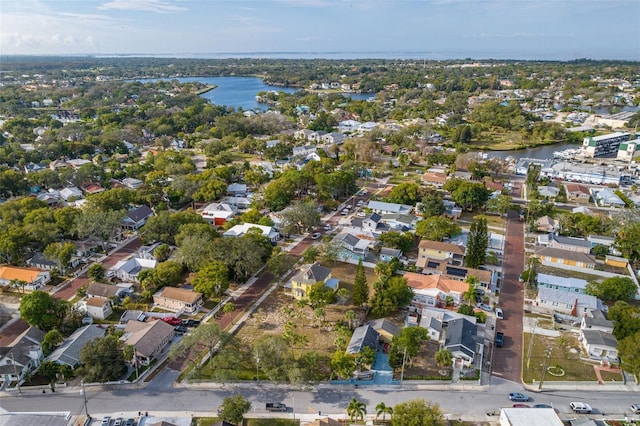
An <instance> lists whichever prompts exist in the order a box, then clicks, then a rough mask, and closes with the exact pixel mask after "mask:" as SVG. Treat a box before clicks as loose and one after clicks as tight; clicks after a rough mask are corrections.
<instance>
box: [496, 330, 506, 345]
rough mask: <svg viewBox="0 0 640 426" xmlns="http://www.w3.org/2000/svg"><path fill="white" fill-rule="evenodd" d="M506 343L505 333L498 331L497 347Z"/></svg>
mask: <svg viewBox="0 0 640 426" xmlns="http://www.w3.org/2000/svg"><path fill="white" fill-rule="evenodd" d="M502 345H504V333H503V332H501V331H498V332H497V333H496V348H501V347H502Z"/></svg>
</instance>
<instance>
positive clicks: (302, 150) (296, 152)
mask: <svg viewBox="0 0 640 426" xmlns="http://www.w3.org/2000/svg"><path fill="white" fill-rule="evenodd" d="M317 151H318V148H317V147H316V146H315V145H305V146H295V147H293V156H294V157H306V156H308V155H309V154H315V153H316V152H317Z"/></svg>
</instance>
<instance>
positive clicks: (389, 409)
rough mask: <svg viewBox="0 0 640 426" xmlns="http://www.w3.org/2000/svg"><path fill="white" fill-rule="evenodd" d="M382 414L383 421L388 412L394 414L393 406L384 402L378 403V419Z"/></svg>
mask: <svg viewBox="0 0 640 426" xmlns="http://www.w3.org/2000/svg"><path fill="white" fill-rule="evenodd" d="M380 414H382V421H383V422H384V421H385V417H386V415H387V414H389V415H392V414H393V407H391V406H388V405H387V404H385V403H384V402H381V403H380V404H378V405H376V420H377V419H378V416H379V415H380Z"/></svg>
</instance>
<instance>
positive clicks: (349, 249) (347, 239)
mask: <svg viewBox="0 0 640 426" xmlns="http://www.w3.org/2000/svg"><path fill="white" fill-rule="evenodd" d="M334 241H335V242H336V243H338V244H339V246H340V252H339V253H338V258H339V259H342V260H344V261H347V262H357V261H359V260H364V259H365V257H367V254H368V253H369V241H368V240H365V239H361V238H359V237H357V236H355V235H353V234H350V233H346V232H342V233H340V234H338V235H337V236H336V238H335V240H334Z"/></svg>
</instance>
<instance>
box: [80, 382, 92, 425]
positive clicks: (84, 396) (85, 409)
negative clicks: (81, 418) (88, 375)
mask: <svg viewBox="0 0 640 426" xmlns="http://www.w3.org/2000/svg"><path fill="white" fill-rule="evenodd" d="M80 386H82V390H81V391H80V393H81V394H82V397H83V398H84V414H85V415H86V416H87V418H89V419H91V416H90V415H89V409H88V408H87V392H86V391H85V389H84V380H81V381H80Z"/></svg>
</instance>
